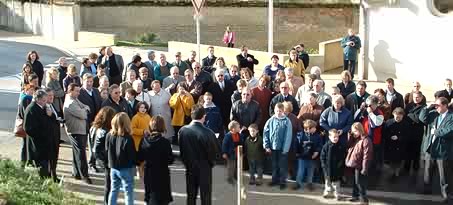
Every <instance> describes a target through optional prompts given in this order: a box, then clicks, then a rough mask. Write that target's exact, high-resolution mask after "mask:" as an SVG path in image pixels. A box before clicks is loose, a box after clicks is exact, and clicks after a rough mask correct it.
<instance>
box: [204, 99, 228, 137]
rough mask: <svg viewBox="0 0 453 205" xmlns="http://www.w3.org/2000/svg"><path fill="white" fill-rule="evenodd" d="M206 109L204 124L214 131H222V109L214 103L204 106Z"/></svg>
mask: <svg viewBox="0 0 453 205" xmlns="http://www.w3.org/2000/svg"><path fill="white" fill-rule="evenodd" d="M204 109H205V111H206V118H205V121H204V125H205V126H206V127H207V128H209V129H211V130H212V131H213V132H214V133H220V132H221V130H222V129H223V121H222V116H221V115H220V109H219V108H218V107H216V106H215V105H214V104H212V106H209V107H205V108H204Z"/></svg>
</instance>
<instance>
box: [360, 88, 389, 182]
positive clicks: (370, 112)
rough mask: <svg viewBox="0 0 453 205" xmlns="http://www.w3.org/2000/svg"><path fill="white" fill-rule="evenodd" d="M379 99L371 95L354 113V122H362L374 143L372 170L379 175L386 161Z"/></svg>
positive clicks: (382, 117)
mask: <svg viewBox="0 0 453 205" xmlns="http://www.w3.org/2000/svg"><path fill="white" fill-rule="evenodd" d="M378 103H379V98H378V97H377V96H375V95H370V96H369V97H368V98H367V99H366V100H365V102H363V103H362V105H361V106H360V108H359V109H358V110H357V111H356V112H355V113H354V121H355V122H360V123H361V124H362V126H363V127H364V129H365V130H364V131H365V134H366V135H367V136H368V137H369V138H370V139H371V141H372V142H373V144H372V145H373V150H374V159H373V161H372V162H371V167H372V170H373V171H375V172H376V174H377V173H379V172H380V171H381V169H382V166H383V163H384V160H383V152H382V148H383V147H382V144H383V143H382V126H383V123H384V114H383V112H382V110H380V109H379V108H378Z"/></svg>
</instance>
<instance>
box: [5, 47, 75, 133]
mask: <svg viewBox="0 0 453 205" xmlns="http://www.w3.org/2000/svg"><path fill="white" fill-rule="evenodd" d="M31 50H35V51H37V52H38V55H39V58H40V59H39V60H40V61H41V63H42V64H43V65H44V67H45V68H49V67H50V66H51V65H56V64H57V63H56V61H57V60H58V58H60V57H61V56H66V54H65V53H63V52H61V51H60V50H58V49H55V48H52V47H48V46H41V45H34V44H27V43H17V42H12V41H1V40H0V129H3V130H5V129H6V130H11V129H12V127H13V125H14V119H15V116H16V112H17V104H18V99H19V93H18V90H20V89H19V87H20V79H19V76H18V75H17V74H19V73H21V72H22V70H21V69H22V65H23V64H24V63H25V59H26V55H27V53H28V52H29V51H31ZM69 62H70V63H75V61H74V60H69ZM76 66H78V67H80V63H78V64H77V65H76ZM16 83H17V84H16ZM11 84H13V85H11ZM16 85H17V86H16ZM5 87H8V91H5V90H3V89H4V88H5ZM11 87H13V88H15V89H11Z"/></svg>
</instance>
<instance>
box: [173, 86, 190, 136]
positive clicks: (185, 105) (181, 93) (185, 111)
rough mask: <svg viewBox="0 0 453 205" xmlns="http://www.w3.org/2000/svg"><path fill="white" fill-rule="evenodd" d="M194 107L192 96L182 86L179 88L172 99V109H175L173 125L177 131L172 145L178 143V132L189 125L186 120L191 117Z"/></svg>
mask: <svg viewBox="0 0 453 205" xmlns="http://www.w3.org/2000/svg"><path fill="white" fill-rule="evenodd" d="M193 105H194V101H193V97H192V95H191V94H190V93H189V92H187V91H186V89H185V88H184V87H182V86H179V87H178V92H176V93H175V94H173V95H172V96H171V98H170V107H171V108H172V109H173V119H172V120H171V125H172V126H173V127H174V129H175V136H174V137H173V142H172V143H174V144H175V143H178V136H177V135H178V131H179V129H180V128H181V127H182V126H184V125H185V124H187V123H189V122H188V121H189V120H186V118H189V117H190V111H191V109H192V106H193Z"/></svg>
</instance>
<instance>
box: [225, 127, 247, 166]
mask: <svg viewBox="0 0 453 205" xmlns="http://www.w3.org/2000/svg"><path fill="white" fill-rule="evenodd" d="M238 135H239V139H238V141H236V142H235V141H234V140H233V134H232V133H231V132H228V133H226V134H225V138H223V143H222V154H227V155H228V160H236V148H237V147H238V146H239V145H244V142H245V136H244V135H243V134H240V133H238Z"/></svg>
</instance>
